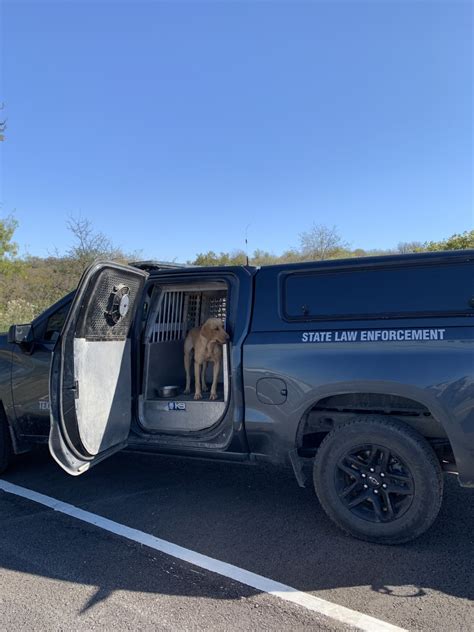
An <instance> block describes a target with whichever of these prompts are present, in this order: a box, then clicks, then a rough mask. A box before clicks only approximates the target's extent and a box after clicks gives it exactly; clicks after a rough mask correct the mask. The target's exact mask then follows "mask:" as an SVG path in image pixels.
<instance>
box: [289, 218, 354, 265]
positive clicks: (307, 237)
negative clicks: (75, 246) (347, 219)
mask: <svg viewBox="0 0 474 632" xmlns="http://www.w3.org/2000/svg"><path fill="white" fill-rule="evenodd" d="M300 247H301V252H302V255H303V258H304V259H312V260H320V259H332V258H334V257H337V256H338V255H340V254H341V253H342V252H343V251H344V250H347V248H348V244H346V243H345V242H343V241H342V239H341V237H340V235H339V233H338V232H337V228H336V227H335V226H333V227H332V228H330V227H329V226H324V225H323V224H313V226H312V227H311V228H310V229H309V230H308V231H305V232H303V233H301V234H300Z"/></svg>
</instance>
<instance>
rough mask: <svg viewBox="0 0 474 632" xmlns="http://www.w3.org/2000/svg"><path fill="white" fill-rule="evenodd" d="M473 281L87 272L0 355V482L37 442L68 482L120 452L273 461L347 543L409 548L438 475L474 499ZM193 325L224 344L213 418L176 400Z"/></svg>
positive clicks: (449, 260) (436, 261)
mask: <svg viewBox="0 0 474 632" xmlns="http://www.w3.org/2000/svg"><path fill="white" fill-rule="evenodd" d="M473 273H474V251H473V250H470V251H458V252H445V253H429V254H419V255H406V256H391V257H373V258H364V259H350V260H334V261H324V262H318V263H302V264H295V265H280V266H269V267H264V268H261V269H257V268H251V267H228V268H176V269H169V268H168V269H159V268H157V269H140V267H132V266H123V265H120V264H114V263H109V262H99V263H96V264H94V265H93V266H91V267H90V268H89V269H88V270H87V271H86V272H85V273H84V275H83V277H82V279H81V281H80V283H79V286H78V288H77V290H76V292H74V293H73V294H71V295H69V296H67V297H65V298H64V299H63V300H62V301H59V302H58V303H57V304H56V305H53V306H52V307H51V308H50V309H48V310H47V311H46V312H45V313H43V314H42V315H40V316H39V317H38V318H37V319H36V320H35V321H34V322H33V323H32V324H29V325H14V326H13V327H12V328H11V329H10V331H9V334H8V337H7V336H3V337H1V338H0V469H1V470H4V469H5V468H6V466H7V465H8V463H9V461H10V457H11V456H12V455H13V454H14V453H19V452H22V451H25V450H28V449H29V448H30V447H31V446H33V445H34V444H36V443H39V442H46V441H49V448H50V451H51V454H52V456H53V457H54V459H55V460H56V461H57V462H58V463H59V465H61V467H63V468H64V469H65V470H66V471H67V472H69V473H70V474H73V475H78V474H82V473H84V472H86V471H87V470H88V469H89V468H90V467H91V466H93V465H94V464H96V463H98V462H99V461H101V460H102V459H105V458H107V457H108V456H110V455H111V454H113V453H114V452H116V451H117V450H121V449H122V448H125V447H126V446H128V448H129V449H136V450H140V451H150V452H167V453H175V454H181V455H183V454H186V455H189V456H201V457H203V456H205V457H207V458H209V457H213V458H222V459H232V460H242V461H243V460H246V461H271V462H273V463H276V464H281V465H288V466H290V465H291V466H292V468H293V470H294V473H295V475H296V479H297V481H298V483H299V484H300V485H302V486H304V485H306V484H308V483H310V481H311V478H312V483H314V486H315V489H316V493H317V495H318V497H319V500H320V503H321V505H322V507H323V508H324V510H325V511H326V513H327V514H328V515H329V517H330V518H331V519H332V520H333V521H334V522H335V523H336V524H337V525H338V526H339V527H341V528H342V529H344V530H345V531H346V532H348V533H350V534H352V535H354V536H356V537H358V538H362V539H365V540H370V541H374V542H384V543H400V542H406V541H408V540H410V539H412V538H414V537H416V536H418V535H420V534H421V533H423V532H424V531H425V530H426V529H427V528H428V527H429V526H430V525H431V524H432V522H433V521H434V519H435V518H436V515H437V513H438V511H439V508H440V505H441V501H442V495H443V473H444V472H451V473H455V474H457V475H458V477H459V481H460V483H461V485H464V486H468V487H473V486H474V340H473V338H474V274H473ZM208 318H218V319H221V320H222V321H223V322H224V323H225V328H226V330H227V333H228V334H229V336H230V341H229V342H228V343H227V344H225V346H224V347H223V361H222V366H221V369H220V373H219V376H218V386H217V398H216V399H213V400H212V401H211V399H210V398H209V396H208V395H206V394H204V397H203V399H201V400H195V399H193V396H192V393H191V394H190V395H189V394H186V393H184V392H183V391H184V385H185V373H184V367H183V345H184V339H185V337H186V334H187V332H188V331H189V330H190V329H191V328H193V327H195V326H200V325H201V324H202V323H203V322H205V321H206V320H207V319H208ZM211 368H212V367H209V369H211ZM308 474H309V475H308Z"/></svg>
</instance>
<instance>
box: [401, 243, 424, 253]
mask: <svg viewBox="0 0 474 632" xmlns="http://www.w3.org/2000/svg"><path fill="white" fill-rule="evenodd" d="M424 249H425V248H424V246H423V244H422V243H421V241H402V242H400V243H399V244H398V246H397V252H398V253H399V254H401V255H405V254H408V253H410V252H423V250H424Z"/></svg>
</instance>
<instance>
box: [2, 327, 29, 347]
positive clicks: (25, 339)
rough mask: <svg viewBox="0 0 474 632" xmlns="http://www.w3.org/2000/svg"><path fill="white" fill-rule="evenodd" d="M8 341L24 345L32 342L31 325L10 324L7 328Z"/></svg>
mask: <svg viewBox="0 0 474 632" xmlns="http://www.w3.org/2000/svg"><path fill="white" fill-rule="evenodd" d="M8 342H11V343H14V344H17V345H24V344H29V343H31V342H33V326H32V325H31V324H28V325H12V326H11V327H10V329H9V330H8Z"/></svg>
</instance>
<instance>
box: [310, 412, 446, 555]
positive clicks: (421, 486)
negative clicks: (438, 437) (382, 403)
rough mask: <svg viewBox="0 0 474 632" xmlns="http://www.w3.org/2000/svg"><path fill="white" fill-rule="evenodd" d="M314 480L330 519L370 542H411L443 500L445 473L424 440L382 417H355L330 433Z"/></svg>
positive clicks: (315, 468) (317, 462)
mask: <svg viewBox="0 0 474 632" xmlns="http://www.w3.org/2000/svg"><path fill="white" fill-rule="evenodd" d="M313 478H314V487H315V490H316V494H317V496H318V498H319V501H320V503H321V505H322V507H323V509H324V510H325V512H326V513H327V514H328V516H329V517H330V518H331V519H332V520H333V521H334V522H335V523H336V524H337V525H338V526H339V527H340V528H341V529H343V530H344V531H346V532H347V533H349V534H351V535H353V536H355V537H356V538H360V539H362V540H368V541H369V542H377V543H382V544H400V543H403V542H408V541H409V540H413V539H414V538H416V537H418V536H419V535H421V534H422V533H423V532H424V531H426V530H427V529H428V528H429V527H430V526H431V525H432V523H433V522H434V520H435V518H436V516H437V515H438V512H439V509H440V507H441V502H442V498H443V474H442V471H441V467H440V464H439V462H438V459H437V457H436V454H435V453H434V451H433V449H432V447H431V446H430V444H429V443H428V441H427V440H426V439H425V438H424V437H422V436H421V435H419V434H418V433H417V432H415V431H414V430H413V429H412V428H410V427H409V426H407V425H406V424H404V423H402V422H399V421H395V420H392V419H388V418H386V417H373V416H372V417H358V418H355V419H354V420H352V421H349V422H347V423H345V424H343V425H341V426H338V427H337V428H335V429H334V430H333V431H332V432H330V433H329V434H328V435H327V436H326V438H325V439H324V441H323V442H322V443H321V445H320V447H319V449H318V452H317V454H316V458H315V462H314V473H313Z"/></svg>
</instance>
